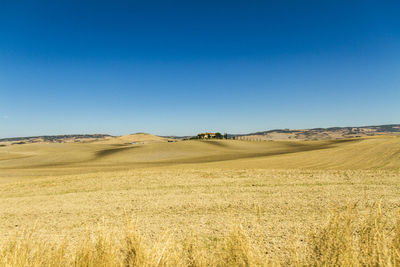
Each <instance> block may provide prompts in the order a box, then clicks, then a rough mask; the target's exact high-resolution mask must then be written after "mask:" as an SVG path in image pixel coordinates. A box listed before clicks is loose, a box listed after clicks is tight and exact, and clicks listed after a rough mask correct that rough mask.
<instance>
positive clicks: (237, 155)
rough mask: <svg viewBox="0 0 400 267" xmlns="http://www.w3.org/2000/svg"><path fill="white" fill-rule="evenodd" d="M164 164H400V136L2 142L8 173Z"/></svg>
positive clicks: (0, 171)
mask: <svg viewBox="0 0 400 267" xmlns="http://www.w3.org/2000/svg"><path fill="white" fill-rule="evenodd" d="M124 140H127V139H124ZM130 140H132V139H130ZM135 140H138V139H135ZM141 140H143V139H141ZM160 166H164V167H165V166H178V167H179V168H182V167H185V168H186V167H188V168H190V167H196V168H199V167H202V166H203V167H217V168H253V169H306V168H308V169H310V168H311V169H377V168H381V169H398V168H399V167H400V137H370V138H357V139H342V140H326V141H296V142H291V141H274V142H266V141H262V142H254V141H240V140H209V141H201V140H188V141H180V142H162V141H159V142H155V143H148V144H129V145H126V144H125V145H122V144H99V143H67V144H48V143H37V144H24V145H12V146H5V147H0V177H3V178H6V177H10V176H13V177H17V176H18V177H22V176H25V175H27V174H29V175H33V174H35V175H36V174H40V175H46V174H49V173H50V174H68V173H82V172H93V171H105V170H117V169H131V168H143V167H160Z"/></svg>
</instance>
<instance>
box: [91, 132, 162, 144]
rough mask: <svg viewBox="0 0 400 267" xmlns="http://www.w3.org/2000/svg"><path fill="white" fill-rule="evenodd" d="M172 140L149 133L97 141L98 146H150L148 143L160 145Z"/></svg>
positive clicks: (111, 137) (110, 137)
mask: <svg viewBox="0 0 400 267" xmlns="http://www.w3.org/2000/svg"><path fill="white" fill-rule="evenodd" d="M169 140H170V139H169V138H165V137H161V136H157V135H152V134H147V133H136V134H129V135H122V136H109V137H106V138H104V139H102V140H98V141H95V142H94V143H97V144H148V143H159V142H168V141H169Z"/></svg>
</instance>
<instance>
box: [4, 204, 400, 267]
mask: <svg viewBox="0 0 400 267" xmlns="http://www.w3.org/2000/svg"><path fill="white" fill-rule="evenodd" d="M389 214H390V215H391V211H384V210H382V207H381V206H380V205H378V206H377V207H376V206H369V210H368V212H366V213H364V214H361V215H360V214H359V212H358V210H357V209H356V208H355V205H348V206H347V208H346V209H345V210H344V211H343V210H342V211H334V212H332V213H331V215H330V217H329V219H328V221H327V223H325V224H323V225H322V226H319V227H315V228H313V229H312V230H311V232H310V233H309V235H308V237H307V238H306V240H305V244H304V247H302V248H299V247H298V246H296V245H292V247H290V248H288V251H287V253H286V255H287V256H286V257H271V256H269V255H268V254H266V253H265V250H266V249H267V250H268V248H264V247H259V246H258V247H257V245H255V244H254V243H253V242H252V240H251V239H250V237H249V234H248V232H247V231H246V230H245V229H243V226H242V225H239V226H237V227H235V228H233V229H232V230H231V231H230V232H229V233H228V234H226V235H224V236H222V237H213V238H209V239H207V240H205V239H202V238H200V237H199V236H196V235H194V234H193V233H191V234H190V235H188V236H186V238H184V239H183V240H180V241H179V242H177V240H174V239H173V238H172V236H169V235H164V236H161V237H160V239H159V240H158V241H157V242H154V243H153V244H152V245H151V246H148V245H146V243H145V242H144V241H143V237H142V236H141V233H140V232H139V231H138V230H137V229H136V228H135V227H134V226H132V225H128V226H127V227H126V228H125V231H124V233H123V235H122V236H119V237H118V238H116V237H115V235H113V234H112V233H110V232H109V231H108V230H107V229H105V230H103V231H98V232H95V233H94V234H93V235H90V234H86V235H84V236H82V237H80V239H79V242H78V245H73V244H72V242H70V241H67V240H63V241H62V242H61V243H56V242H49V241H47V240H46V239H43V238H40V237H37V236H34V235H33V234H32V233H24V234H23V235H22V236H20V237H13V238H11V239H10V240H8V241H7V242H5V243H3V245H2V246H1V247H0V265H1V266H32V267H36V266H37V267H39V266H93V267H94V266H288V265H289V266H398V265H399V264H400V221H399V219H400V217H399V216H396V217H395V218H393V217H390V216H388V215H389ZM293 239H294V238H293ZM294 241H298V240H294ZM258 244H259V243H258ZM292 244H295V242H293V243H292Z"/></svg>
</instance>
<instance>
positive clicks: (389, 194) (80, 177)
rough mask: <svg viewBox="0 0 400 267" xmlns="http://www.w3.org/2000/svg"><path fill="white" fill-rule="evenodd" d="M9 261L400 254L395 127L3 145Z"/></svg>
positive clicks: (0, 174)
mask: <svg viewBox="0 0 400 267" xmlns="http://www.w3.org/2000/svg"><path fill="white" fill-rule="evenodd" d="M0 198H1V201H0V243H1V245H0V265H1V266H269V265H296V266H305V265H314V266H338V265H359V266H365V265H370V266H372V265H374V266H375V265H387V266H390V265H391V266H397V265H399V264H400V261H399V260H400V256H399V252H400V250H399V248H400V224H398V223H397V219H398V217H399V216H398V214H399V211H400V209H399V207H400V138H399V137H390V136H386V137H382V136H381V137H372V138H358V139H343V140H327V141H270V142H266V141H261V142H256V141H239V140H210V141H200V140H188V141H179V142H160V143H150V144H143V145H137V144H130V145H123V144H107V143H96V142H93V143H61V144H54V143H36V144H24V145H8V146H3V147H0Z"/></svg>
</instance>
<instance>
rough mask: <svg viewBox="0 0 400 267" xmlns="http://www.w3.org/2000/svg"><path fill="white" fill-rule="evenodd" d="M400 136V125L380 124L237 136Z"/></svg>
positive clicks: (293, 137)
mask: <svg viewBox="0 0 400 267" xmlns="http://www.w3.org/2000/svg"><path fill="white" fill-rule="evenodd" d="M380 135H394V136H400V125H399V124H391V125H379V126H362V127H332V128H315V129H301V130H291V129H284V130H282V129H280V130H271V131H265V132H257V133H251V134H246V135H237V136H235V137H236V138H237V139H240V140H253V141H254V140H275V141H279V140H280V141H282V140H291V141H294V140H334V139H343V138H360V137H368V136H380Z"/></svg>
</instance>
